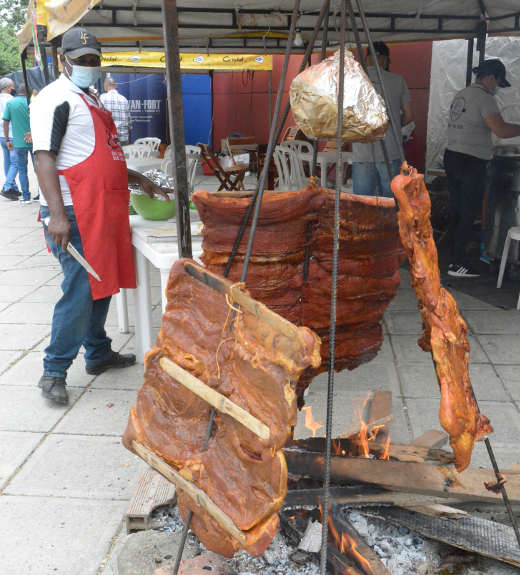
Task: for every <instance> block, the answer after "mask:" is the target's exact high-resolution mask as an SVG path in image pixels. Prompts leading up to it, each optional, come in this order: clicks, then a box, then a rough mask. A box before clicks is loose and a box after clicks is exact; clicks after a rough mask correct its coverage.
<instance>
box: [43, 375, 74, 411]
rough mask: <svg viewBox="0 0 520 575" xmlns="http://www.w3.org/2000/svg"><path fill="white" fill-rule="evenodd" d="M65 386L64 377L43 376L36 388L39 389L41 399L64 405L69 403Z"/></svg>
mask: <svg viewBox="0 0 520 575" xmlns="http://www.w3.org/2000/svg"><path fill="white" fill-rule="evenodd" d="M65 386H66V383H65V378H64V377H50V376H48V375H43V376H42V377H41V378H40V381H39V382H38V387H41V390H42V395H43V397H46V398H47V399H50V400H51V401H54V402H55V403H59V404H61V405H66V404H67V403H68V402H69V394H68V393H67V389H66V387H65Z"/></svg>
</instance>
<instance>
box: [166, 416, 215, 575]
mask: <svg viewBox="0 0 520 575" xmlns="http://www.w3.org/2000/svg"><path fill="white" fill-rule="evenodd" d="M214 418H215V409H212V410H211V413H210V414H209V421H208V427H207V429H206V437H205V438H204V443H203V444H202V451H206V448H207V447H208V442H209V438H210V437H211V431H212V430H213V420H214ZM192 517H193V511H192V510H191V509H190V510H189V511H188V513H187V514H186V521H184V525H183V527H182V533H181V540H180V543H179V548H178V550H177V557H176V558H175V563H174V565H173V575H177V573H178V572H179V567H180V564H181V561H182V554H183V552H184V546H185V545H186V538H187V537H188V531H189V530H190V523H191V518H192Z"/></svg>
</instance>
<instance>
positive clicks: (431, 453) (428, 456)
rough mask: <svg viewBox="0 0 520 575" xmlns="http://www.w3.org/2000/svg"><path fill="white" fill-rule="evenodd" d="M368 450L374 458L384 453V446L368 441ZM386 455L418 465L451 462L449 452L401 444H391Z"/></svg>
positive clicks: (451, 456)
mask: <svg viewBox="0 0 520 575" xmlns="http://www.w3.org/2000/svg"><path fill="white" fill-rule="evenodd" d="M352 442H353V443H356V440H352ZM368 448H369V450H370V453H371V454H372V455H375V456H376V457H379V456H381V455H383V453H384V452H385V446H384V445H382V444H381V443H376V442H375V441H370V442H369V443H368ZM388 455H389V457H390V459H397V460H398V461H416V462H418V463H423V462H424V461H439V462H441V463H452V462H453V453H451V452H450V451H445V450H443V449H430V448H428V447H422V446H419V447H416V446H414V445H406V444H401V443H391V444H390V445H389V447H388Z"/></svg>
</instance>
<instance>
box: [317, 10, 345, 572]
mask: <svg viewBox="0 0 520 575" xmlns="http://www.w3.org/2000/svg"><path fill="white" fill-rule="evenodd" d="M345 2H346V0H342V1H341V30H340V46H339V70H338V75H339V78H338V125H337V133H336V191H335V194H334V233H333V243H332V278H331V296H330V331H329V373H328V385H327V426H326V432H325V438H326V439H325V477H324V485H323V499H322V521H321V523H322V532H321V555H320V573H321V575H326V572H327V552H328V533H329V522H328V519H329V489H330V458H331V452H332V415H333V405H334V364H335V359H336V349H335V342H336V299H337V293H336V290H337V285H338V252H339V220H340V218H339V208H340V198H341V185H342V183H343V161H342V153H341V152H342V150H341V149H342V145H343V138H342V134H343V99H344V94H345Z"/></svg>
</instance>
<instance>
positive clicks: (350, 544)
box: [320, 507, 374, 575]
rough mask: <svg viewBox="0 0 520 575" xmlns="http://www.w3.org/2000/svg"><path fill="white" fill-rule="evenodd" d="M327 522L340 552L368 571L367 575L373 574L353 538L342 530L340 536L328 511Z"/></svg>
mask: <svg viewBox="0 0 520 575" xmlns="http://www.w3.org/2000/svg"><path fill="white" fill-rule="evenodd" d="M320 510H321V507H320ZM328 524H329V533H330V534H331V535H332V538H333V539H334V543H336V546H337V547H338V548H339V550H340V551H341V553H343V554H344V555H347V557H350V558H351V559H353V560H354V561H355V562H356V563H357V564H358V565H359V567H361V569H363V571H364V572H365V573H368V575H374V571H373V570H372V566H371V565H370V563H369V562H368V561H367V560H366V559H365V558H364V557H363V555H361V553H360V552H359V551H358V550H357V543H356V542H355V541H354V539H352V537H350V535H348V533H345V532H342V533H341V537H340V535H339V533H338V530H337V529H336V526H335V525H334V523H333V521H332V518H331V516H330V513H329V517H328Z"/></svg>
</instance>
